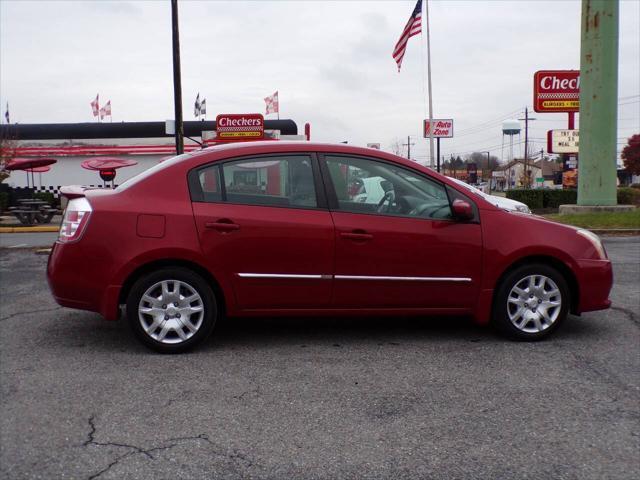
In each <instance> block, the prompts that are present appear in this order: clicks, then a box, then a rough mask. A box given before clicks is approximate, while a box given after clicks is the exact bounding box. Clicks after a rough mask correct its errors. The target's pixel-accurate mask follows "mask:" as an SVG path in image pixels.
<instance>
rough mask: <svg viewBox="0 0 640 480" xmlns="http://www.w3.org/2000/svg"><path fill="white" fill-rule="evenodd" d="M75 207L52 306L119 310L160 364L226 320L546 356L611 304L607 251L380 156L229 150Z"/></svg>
mask: <svg viewBox="0 0 640 480" xmlns="http://www.w3.org/2000/svg"><path fill="white" fill-rule="evenodd" d="M355 184H357V185H361V186H363V188H358V189H357V190H356V189H353V188H352V186H353V185H355ZM64 194H65V195H66V196H67V197H68V198H69V203H68V206H67V208H66V211H65V214H64V219H63V221H62V226H61V229H60V237H59V239H58V241H57V242H56V243H55V245H54V247H53V249H52V251H51V255H50V257H49V264H48V268H47V275H48V280H49V285H50V287H51V291H52V293H53V296H54V297H55V299H56V301H57V302H58V303H59V304H60V305H63V306H66V307H72V308H79V309H84V310H91V311H94V312H99V313H100V314H102V315H103V316H104V317H105V318H106V319H107V320H116V319H117V318H118V316H119V312H120V311H121V306H123V305H124V306H125V309H124V311H125V312H126V316H127V318H128V321H129V323H130V325H131V327H132V329H133V331H134V332H135V334H136V335H137V336H138V338H139V339H140V340H141V341H142V342H143V343H144V344H145V345H147V346H149V347H151V348H153V349H155V350H158V351H160V352H167V353H170V352H181V351H184V350H186V349H188V348H190V347H193V346H194V345H196V344H197V343H199V342H201V341H203V340H204V339H205V338H207V336H208V335H209V334H210V333H211V332H212V331H213V328H214V325H215V323H216V320H217V319H218V318H220V317H221V316H222V315H226V316H228V317H237V316H249V315H252V316H261V315H265V316H266V315H269V316H274V315H296V316H303V315H314V316H317V315H382V314H390V315H399V314H401V315H406V314H415V315H472V316H473V318H474V319H475V320H476V321H477V322H478V323H481V324H487V323H492V324H494V325H495V326H496V327H498V328H499V329H501V330H502V331H504V332H506V333H507V334H509V335H510V336H512V337H515V338H518V339H524V340H538V339H541V338H543V337H545V336H547V335H549V334H550V333H551V332H552V331H554V330H555V329H556V328H557V327H558V326H560V324H561V323H562V322H563V321H564V319H565V318H566V317H567V314H568V313H569V312H572V313H575V314H580V313H582V312H587V311H591V310H599V309H605V308H608V307H609V306H610V303H611V302H610V301H609V299H608V296H609V291H610V289H611V286H612V282H613V278H612V271H611V263H610V262H609V260H608V259H607V254H606V252H605V250H604V248H603V246H602V244H601V242H600V240H599V239H598V237H597V236H596V235H594V234H592V233H591V232H588V231H586V230H578V229H576V228H572V227H567V226H564V225H560V224H557V223H553V222H550V221H547V220H544V219H542V218H539V217H536V216H532V215H527V214H523V213H519V212H512V211H511V212H508V211H504V210H501V209H499V208H497V207H496V206H494V205H492V204H490V203H489V202H487V201H486V200H485V199H484V198H483V197H481V196H479V195H474V194H473V193H472V192H470V191H469V190H467V189H464V188H462V187H460V186H459V185H457V184H456V183H454V182H453V181H451V180H449V179H447V178H446V177H444V176H442V175H439V174H437V173H435V172H433V171H431V170H429V169H427V168H425V167H422V166H420V165H417V164H416V163H413V162H410V161H408V160H406V159H403V158H400V157H397V156H395V155H391V154H388V153H384V152H381V151H377V150H371V149H364V148H355V147H350V146H346V145H329V144H316V143H308V142H255V143H254V142H251V143H245V144H232V145H226V146H218V147H213V148H208V149H206V150H202V151H199V152H197V153H190V154H185V155H181V156H178V157H175V158H173V159H171V160H167V161H165V162H162V163H160V164H158V165H157V166H155V167H153V168H151V169H149V170H147V171H146V172H144V173H142V174H141V175H138V176H137V177H134V178H132V179H131V180H129V181H127V182H125V183H123V184H122V185H121V186H119V187H118V188H116V189H115V190H103V189H96V190H84V189H81V188H73V187H68V188H66V189H64Z"/></svg>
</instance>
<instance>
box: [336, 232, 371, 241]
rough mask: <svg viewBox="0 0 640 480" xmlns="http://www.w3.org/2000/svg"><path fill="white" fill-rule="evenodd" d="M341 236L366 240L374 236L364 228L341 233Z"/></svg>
mask: <svg viewBox="0 0 640 480" xmlns="http://www.w3.org/2000/svg"><path fill="white" fill-rule="evenodd" d="M340 236H341V237H342V238H346V239H348V240H355V241H365V240H371V239H372V238H373V235H371V234H370V233H367V232H365V231H364V230H360V231H359V230H355V231H353V232H342V233H340Z"/></svg>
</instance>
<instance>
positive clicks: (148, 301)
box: [138, 280, 205, 344]
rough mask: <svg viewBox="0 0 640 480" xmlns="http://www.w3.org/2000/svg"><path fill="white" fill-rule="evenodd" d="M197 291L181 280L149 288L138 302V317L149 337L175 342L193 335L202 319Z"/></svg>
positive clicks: (201, 308) (164, 281) (163, 341)
mask: <svg viewBox="0 0 640 480" xmlns="http://www.w3.org/2000/svg"><path fill="white" fill-rule="evenodd" d="M204 313H205V312H204V302H203V300H202V297H201V296H200V294H199V293H198V291H197V290H196V289H195V288H194V287H192V286H191V285H189V284H188V283H186V282H183V281H181V280H163V281H161V282H157V283H155V284H153V285H152V286H151V287H149V288H148V289H147V290H146V291H145V292H144V294H143V295H142V297H141V299H140V303H139V304H138V320H139V321H140V325H141V326H142V329H143V330H144V331H145V332H146V334H147V335H148V336H149V337H151V338H152V339H154V340H156V341H158V342H161V343H165V344H177V343H181V342H184V341H186V340H188V339H190V338H191V337H193V336H194V335H195V334H196V333H197V332H198V330H199V329H200V327H201V326H202V322H203V319H204Z"/></svg>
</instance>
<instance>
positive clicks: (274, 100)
mask: <svg viewBox="0 0 640 480" xmlns="http://www.w3.org/2000/svg"><path fill="white" fill-rule="evenodd" d="M264 103H266V104H267V105H266V110H267V113H266V115H269V114H270V113H280V105H279V104H278V91H277V90H276V92H275V93H274V94H273V95H270V96H268V97H266V98H265V99H264Z"/></svg>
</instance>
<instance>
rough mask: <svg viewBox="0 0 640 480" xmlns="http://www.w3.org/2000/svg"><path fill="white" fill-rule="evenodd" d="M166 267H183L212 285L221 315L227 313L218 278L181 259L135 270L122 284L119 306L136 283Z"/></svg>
mask: <svg viewBox="0 0 640 480" xmlns="http://www.w3.org/2000/svg"><path fill="white" fill-rule="evenodd" d="M166 267H182V268H186V269H188V270H191V271H193V272H194V273H196V274H198V275H200V276H201V277H202V278H204V279H205V280H206V281H207V282H208V283H209V285H211V289H212V290H213V294H214V295H215V297H216V300H217V301H218V304H219V305H218V306H219V308H220V313H222V314H224V313H226V311H227V304H226V299H225V296H224V293H223V290H222V288H221V286H220V283H219V282H218V281H217V280H216V278H215V277H214V276H213V275H212V274H211V272H209V270H207V269H206V268H204V267H202V266H201V265H198V264H197V263H195V262H192V261H189V260H184V259H181V258H163V259H159V260H153V261H150V262H147V263H145V264H143V265H139V266H138V267H137V268H136V269H135V270H133V271H132V272H131V273H130V274H129V275H128V276H127V278H126V280H125V281H124V283H123V284H122V288H120V293H119V295H118V304H119V305H122V304H126V303H127V297H128V296H129V292H130V291H131V288H132V287H133V285H134V284H135V282H136V281H137V280H138V279H139V278H141V277H142V276H144V275H146V274H148V273H151V272H153V271H154V270H158V269H159V268H166Z"/></svg>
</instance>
